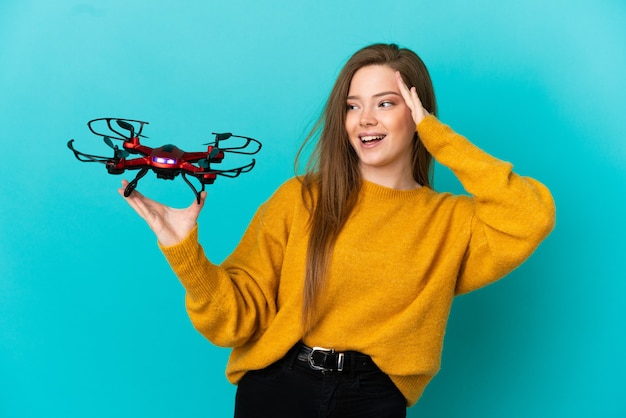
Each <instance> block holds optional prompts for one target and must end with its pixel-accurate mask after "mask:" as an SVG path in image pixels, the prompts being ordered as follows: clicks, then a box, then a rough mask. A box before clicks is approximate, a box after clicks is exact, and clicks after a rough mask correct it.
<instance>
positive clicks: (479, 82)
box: [0, 0, 626, 418]
mask: <svg viewBox="0 0 626 418" xmlns="http://www.w3.org/2000/svg"><path fill="white" fill-rule="evenodd" d="M384 3H385V2H382V3H381V2H378V1H372V0H346V1H336V0H310V1H309V0H307V1H292V0H269V1H256V2H255V1H243V0H231V1H228V2H223V1H200V0H196V1H192V0H190V1H161V2H153V1H148V0H126V1H120V0H109V1H106V2H104V1H95V0H91V1H78V0H56V1H54V2H50V1H44V0H39V1H36V0H20V1H18V0H2V2H1V3H0V138H1V139H2V144H3V153H2V159H1V161H2V162H1V164H0V173H1V175H2V177H1V179H2V181H1V182H0V199H2V200H1V201H2V204H1V205H0V237H1V238H2V239H1V240H0V416H1V417H10V418H14V417H15V418H17V417H20V418H23V417H57V416H58V417H66V418H70V417H81V418H82V417H111V416H117V417H141V416H150V417H174V416H184V415H186V416H229V415H231V414H232V405H233V397H234V392H235V388H234V387H233V386H231V385H230V384H229V383H228V382H227V381H226V379H225V377H224V367H225V363H226V360H227V356H228V351H227V350H226V349H220V348H216V347H214V346H212V345H211V344H210V343H209V342H207V341H205V340H204V339H203V338H202V337H201V336H200V335H199V334H197V333H196V332H195V331H194V330H193V328H192V326H191V325H190V323H189V321H188V319H187V317H186V314H185V311H184V301H183V298H184V292H183V290H182V288H181V286H180V284H179V283H178V282H177V280H176V278H175V276H174V275H173V274H172V272H171V271H170V269H169V267H168V265H167V264H166V263H165V261H164V260H163V258H162V256H161V254H160V252H159V251H158V249H157V246H156V242H155V239H154V237H153V235H152V233H151V232H150V231H149V229H148V228H147V226H146V225H145V224H144V223H143V221H141V220H140V219H139V218H138V217H137V216H136V215H135V214H134V212H132V210H131V209H130V208H129V207H128V206H127V205H126V203H125V202H124V201H123V200H122V199H121V198H120V197H119V196H118V194H117V191H116V189H117V187H118V185H119V181H120V180H121V178H120V177H116V176H110V175H108V174H106V171H105V169H104V167H102V166H100V165H89V164H81V163H79V162H78V161H76V160H75V159H74V157H73V155H71V153H70V152H69V150H68V149H67V148H66V142H67V141H68V140H69V139H70V138H75V139H76V140H77V144H79V145H80V147H81V148H82V149H84V150H85V151H87V152H105V148H104V144H102V143H101V142H100V141H98V140H96V138H95V137H94V136H93V135H92V134H91V133H90V132H89V131H88V130H87V126H86V122H87V121H88V120H89V119H93V118H97V117H104V116H114V117H125V118H134V119H142V120H146V121H150V125H148V126H147V128H146V132H145V133H146V134H147V135H148V136H150V137H151V138H152V139H151V141H153V142H150V143H151V144H154V145H161V144H164V143H169V142H173V143H176V144H177V145H179V146H180V147H182V148H184V149H190V150H191V149H194V148H197V147H198V146H200V144H202V143H205V142H208V141H209V140H211V138H212V136H211V135H210V133H211V132H212V131H232V132H235V133H239V134H242V135H248V136H253V137H256V138H259V139H260V140H262V141H263V144H264V147H263V150H262V152H261V154H260V155H259V156H258V159H257V160H258V165H257V167H256V168H255V169H254V170H253V171H252V172H251V173H250V174H247V175H245V176H242V177H240V178H239V179H237V180H229V179H220V180H219V181H218V182H217V183H216V184H215V185H213V186H211V187H210V189H209V199H208V204H207V207H206V208H205V210H204V212H203V213H202V215H201V218H200V223H201V239H202V242H203V244H204V245H205V248H206V249H207V252H208V253H209V254H210V255H211V257H212V259H213V260H215V261H220V260H222V259H223V258H224V257H225V256H226V255H227V254H229V253H230V251H231V250H232V249H233V247H234V246H235V245H236V243H237V242H238V239H239V238H240V236H241V234H242V232H243V230H244V228H245V227H246V225H247V223H248V221H249V220H250V218H251V216H252V214H253V212H254V211H255V209H256V208H257V206H258V205H259V204H260V203H261V202H263V201H264V200H265V199H267V198H268V197H269V195H270V194H271V193H272V191H273V190H274V189H275V188H276V187H277V186H278V185H279V184H280V183H282V182H283V181H284V180H285V179H287V178H288V177H289V176H291V175H292V173H293V169H292V161H293V157H294V155H295V152H296V150H297V148H298V146H299V144H300V143H301V141H302V139H303V137H304V135H305V133H306V131H307V129H308V128H309V127H310V126H311V123H312V122H313V120H314V119H315V117H316V116H317V114H318V112H319V111H320V109H321V107H322V105H323V102H324V100H325V97H326V95H327V93H328V91H329V89H330V87H331V85H332V82H333V81H334V78H335V76H336V74H337V72H338V70H339V68H340V67H341V65H342V63H343V62H344V61H345V59H347V57H348V56H349V55H350V54H351V53H353V52H354V51H355V50H357V49H358V48H361V47H362V46H365V45H366V44H369V43H372V42H396V43H399V44H400V45H402V46H407V47H409V48H412V49H414V50H415V51H417V52H418V53H419V54H420V55H421V56H422V57H423V59H424V60H425V62H426V63H427V65H428V66H429V68H430V70H431V73H432V76H433V79H434V83H435V88H436V91H437V94H438V99H439V104H440V110H441V113H440V118H441V119H442V120H443V121H444V122H446V123H448V124H450V125H451V126H452V127H454V128H455V129H456V130H457V131H458V132H460V133H462V134H464V135H466V136H467V137H469V138H470V139H471V140H472V141H473V142H474V143H476V144H477V145H479V146H481V147H482V148H484V149H486V150H488V151H489V152H491V153H492V154H494V155H496V156H498V157H500V158H502V159H505V160H509V161H512V162H513V163H514V164H515V167H516V170H517V171H518V172H519V173H521V174H526V175H530V176H533V177H536V178H538V179H540V180H541V181H543V182H544V183H545V184H547V185H548V186H549V187H550V188H551V190H552V191H553V194H554V197H555V199H556V203H557V211H558V216H557V227H556V229H555V231H554V232H553V233H552V235H551V236H550V237H549V238H548V239H547V241H546V242H545V243H544V244H542V246H541V247H540V248H539V249H538V250H537V252H536V253H535V254H534V255H533V256H532V257H531V258H530V260H529V261H528V262H527V263H526V264H524V265H523V266H522V267H520V268H519V269H518V270H516V271H515V272H513V273H512V274H511V275H510V276H509V277H507V278H506V279H504V280H502V281H500V282H498V283H497V284H494V285H492V286H490V287H488V288H485V289H483V290H479V291H477V292H475V293H472V294H470V295H467V296H462V297H460V298H458V299H457V300H456V303H455V305H454V307H453V311H452V315H451V318H450V324H449V327H448V332H447V334H446V340H445V348H444V353H443V367H442V370H441V373H440V374H439V375H438V376H437V377H436V378H435V379H434V381H433V382H432V384H431V385H430V386H429V387H428V388H427V389H426V392H425V394H424V396H423V398H422V400H421V401H420V403H419V404H418V405H417V406H415V407H414V408H412V409H411V410H410V411H409V416H412V417H431V418H432V417H446V418H450V417H474V416H475V417H478V416H480V417H485V418H487V417H498V418H500V417H531V416H534V417H590V416H594V417H624V416H626V401H624V396H623V390H624V383H623V382H624V375H626V359H625V356H624V354H625V353H626V308H625V304H624V302H623V295H624V292H625V291H626V284H625V280H624V279H625V276H626V275H625V274H624V269H625V267H626V265H625V264H626V263H625V259H626V254H625V251H624V249H625V245H624V235H625V233H626V227H625V222H624V208H625V206H626V205H625V199H624V187H625V186H626V181H625V180H626V168H625V167H626V164H625V162H626V145H625V139H626V129H625V128H624V123H623V113H624V111H625V110H626V98H625V97H626V94H625V93H626V81H625V80H626V77H625V76H624V74H626V4H625V3H624V1H623V0H586V1H585V0H581V1H572V0H554V1H549V2H548V1H545V0H521V1H517V2H502V1H498V0H480V1H474V2H466V1H463V0H441V1H436V2H434V1H429V2H427V1H422V0H397V1H395V2H387V3H385V4H384ZM435 186H436V188H437V189H438V190H442V191H443V190H448V191H453V192H461V191H462V190H461V188H460V186H459V184H458V182H457V181H456V180H455V179H454V178H453V177H452V175H451V174H450V173H449V172H448V171H447V170H446V169H443V168H442V167H439V166H438V167H437V169H436V174H435ZM140 188H141V190H142V191H143V192H145V193H146V194H148V195H150V196H152V197H155V198H157V199H161V200H163V201H165V202H167V203H170V204H172V205H177V206H181V205H187V204H189V203H191V201H192V200H193V195H192V194H191V192H190V190H189V189H188V188H187V186H186V185H185V184H184V183H183V182H182V180H181V179H177V180H176V181H173V182H166V181H157V180H156V179H154V176H147V177H146V178H145V179H144V180H143V181H142V183H141V184H140ZM398 343H401V342H398Z"/></svg>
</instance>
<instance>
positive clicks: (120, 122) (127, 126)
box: [115, 119, 135, 138]
mask: <svg viewBox="0 0 626 418" xmlns="http://www.w3.org/2000/svg"><path fill="white" fill-rule="evenodd" d="M115 122H116V123H117V125H118V126H119V127H120V128H122V129H126V130H127V131H129V132H130V137H131V138H134V137H135V127H134V126H133V125H132V124H130V123H128V122H126V121H124V120H122V119H117V120H116V121H115Z"/></svg>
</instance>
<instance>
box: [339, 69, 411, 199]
mask: <svg viewBox="0 0 626 418" xmlns="http://www.w3.org/2000/svg"><path fill="white" fill-rule="evenodd" d="M346 105H347V114H346V130H347V133H348V137H349V138H350V144H351V145H352V147H353V148H354V150H355V151H356V153H357V155H358V157H359V169H360V171H361V175H362V177H363V179H365V180H367V181H371V182H373V183H377V184H380V185H382V186H386V187H391V188H395V189H412V188H415V187H419V185H418V184H417V183H416V181H415V179H414V178H413V170H412V160H413V140H414V139H413V138H414V135H415V123H414V122H413V117H412V116H411V110H410V109H409V107H408V106H407V105H406V103H405V101H404V99H403V98H402V95H401V94H400V89H399V86H398V84H397V81H396V78H395V71H394V70H393V69H392V68H391V67H389V66H387V65H371V66H367V67H363V68H361V69H359V70H358V71H357V72H356V73H355V74H354V77H353V78H352V82H351V83H350V88H349V90H348V97H347V100H346Z"/></svg>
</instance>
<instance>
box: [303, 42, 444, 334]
mask: <svg viewBox="0 0 626 418" xmlns="http://www.w3.org/2000/svg"><path fill="white" fill-rule="evenodd" d="M370 65H387V66H389V67H391V68H392V69H394V70H396V71H399V72H400V74H401V75H402V78H403V79H404V81H405V82H406V84H407V85H408V86H409V87H412V86H415V88H416V90H417V94H418V96H419V98H420V100H421V101H422V105H423V106H424V108H425V109H426V110H427V111H428V112H429V113H431V114H435V115H436V114H437V105H436V101H435V93H434V89H433V85H432V81H431V78H430V75H429V73H428V70H427V69H426V66H425V65H424V63H423V61H422V60H421V59H420V58H419V57H418V56H417V55H416V54H415V53H414V52H413V51H411V50H409V49H405V48H399V47H398V46H397V45H395V44H373V45H370V46H367V47H365V48H363V49H361V50H359V51H357V52H356V53H355V54H354V55H352V57H351V58H350V59H349V60H348V61H347V62H346V64H345V65H344V67H343V69H342V70H341V71H340V73H339V76H338V77H337V80H336V82H335V85H334V87H333V89H332V90H331V93H330V96H329V97H328V100H327V102H326V106H325V108H324V110H323V112H322V115H321V116H320V118H319V119H318V121H317V123H316V124H315V126H314V127H313V129H312V130H311V132H310V133H309V135H308V136H307V138H306V140H305V141H304V143H303V144H302V147H301V148H300V150H299V151H298V154H297V156H296V163H295V164H296V170H297V168H298V166H299V161H300V159H301V157H302V154H303V150H304V148H305V147H306V145H307V144H308V143H309V142H310V141H312V140H313V139H314V138H318V140H317V143H316V144H315V148H314V150H313V152H312V154H311V156H310V158H309V159H308V162H307V164H306V166H305V174H304V175H303V176H301V177H300V180H301V182H302V194H303V199H304V200H305V202H307V205H308V208H309V212H310V214H311V217H310V235H309V242H308V250H307V256H306V270H305V278H304V295H303V296H304V301H303V304H304V306H303V315H302V321H303V324H304V327H305V330H309V329H310V328H311V327H312V326H313V323H314V320H315V303H316V299H317V295H318V293H319V290H320V289H321V286H322V284H323V281H324V277H325V274H326V271H327V270H328V266H329V265H330V258H331V254H332V250H333V247H334V244H335V241H336V239H337V236H338V235H339V233H340V231H341V229H342V228H343V225H344V224H345V222H346V220H347V219H348V217H349V216H350V213H351V212H352V209H353V208H354V205H355V204H356V200H357V197H358V194H359V190H360V187H361V175H360V172H359V160H358V157H357V155H356V153H355V151H354V150H353V149H352V146H351V145H350V141H349V139H348V134H347V132H346V127H345V119H346V98H347V96H348V90H349V88H350V82H351V81H352V77H353V76H354V74H355V73H356V72H357V71H358V70H359V69H360V68H362V67H366V66H370ZM413 177H414V178H415V180H416V181H417V182H418V183H419V184H421V185H423V186H430V185H431V178H432V156H431V155H430V153H429V152H428V150H426V148H425V147H424V146H423V144H422V143H421V141H420V140H419V138H418V136H417V133H416V134H415V138H414V146H413Z"/></svg>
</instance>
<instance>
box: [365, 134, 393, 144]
mask: <svg viewBox="0 0 626 418" xmlns="http://www.w3.org/2000/svg"><path fill="white" fill-rule="evenodd" d="M386 136H387V135H383V134H379V135H359V139H360V140H361V142H362V143H364V144H370V143H372V142H378V141H382V140H383V139H384V138H385V137H386Z"/></svg>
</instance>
